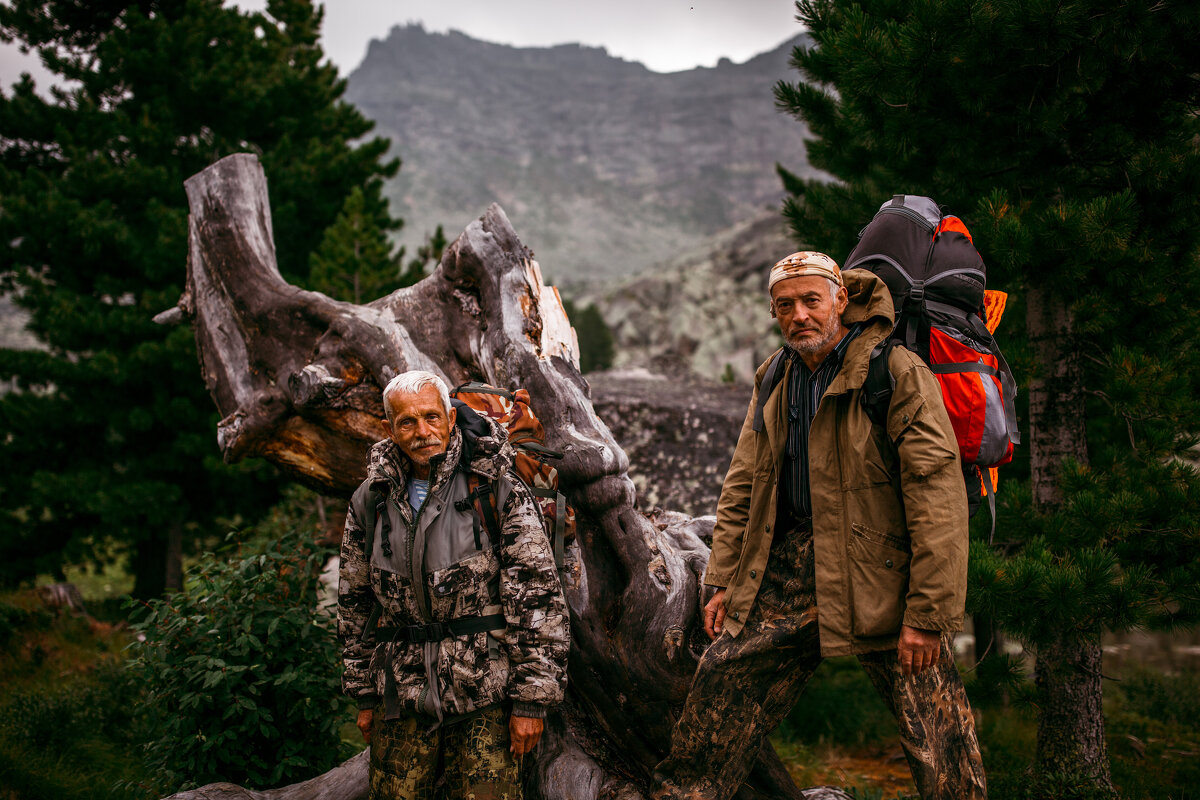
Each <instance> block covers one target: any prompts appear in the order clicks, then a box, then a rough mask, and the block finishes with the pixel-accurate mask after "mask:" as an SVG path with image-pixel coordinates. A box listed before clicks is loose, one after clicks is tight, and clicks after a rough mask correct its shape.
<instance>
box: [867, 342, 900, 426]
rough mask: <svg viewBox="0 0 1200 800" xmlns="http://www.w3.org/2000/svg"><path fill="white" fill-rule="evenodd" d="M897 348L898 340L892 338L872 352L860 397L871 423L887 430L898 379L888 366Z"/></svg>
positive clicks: (878, 345) (881, 343) (876, 346)
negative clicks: (893, 351) (889, 412)
mask: <svg viewBox="0 0 1200 800" xmlns="http://www.w3.org/2000/svg"><path fill="white" fill-rule="evenodd" d="M895 346H896V340H895V339H892V338H888V339H884V340H883V341H882V342H880V343H879V344H877V345H875V349H874V350H872V351H871V359H870V361H868V362H867V378H866V380H864V381H863V388H862V394H861V395H860V398H861V400H862V406H863V409H864V410H865V411H866V412H867V416H868V417H869V418H870V419H871V422H874V423H875V424H876V425H879V426H880V427H882V428H884V429H885V430H886V428H887V412H888V407H889V406H890V405H891V404H892V393H893V392H894V391H895V390H896V378H895V377H894V376H893V375H892V370H891V368H890V367H889V366H888V359H889V358H891V356H892V349H893V348H894V347H895Z"/></svg>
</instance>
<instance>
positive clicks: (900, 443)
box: [705, 269, 967, 656]
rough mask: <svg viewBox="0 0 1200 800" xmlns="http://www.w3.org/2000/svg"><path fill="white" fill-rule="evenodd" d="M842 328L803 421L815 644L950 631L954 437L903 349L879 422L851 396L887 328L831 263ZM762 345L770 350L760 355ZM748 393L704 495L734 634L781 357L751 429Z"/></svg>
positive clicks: (957, 595)
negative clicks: (839, 344) (833, 371)
mask: <svg viewBox="0 0 1200 800" xmlns="http://www.w3.org/2000/svg"><path fill="white" fill-rule="evenodd" d="M842 277H843V280H844V281H845V284H846V290H847V293H848V294H849V300H850V302H849V305H848V306H847V308H846V311H845V312H844V313H843V315H842V321H843V323H844V324H846V325H847V326H850V325H853V324H855V323H857V322H863V323H864V328H863V331H862V333H861V334H860V335H859V336H858V337H857V338H856V339H855V340H854V341H852V342H851V343H850V344H849V346H848V348H847V350H846V355H845V360H844V361H843V364H842V369H841V371H840V372H839V373H838V375H837V377H835V378H834V380H833V383H831V384H830V386H829V388H828V390H826V392H825V395H824V396H823V397H822V398H821V402H820V405H819V406H818V408H817V413H816V416H815V417H814V418H813V421H812V426H811V427H810V429H809V485H810V491H811V495H812V507H813V540H814V548H815V552H816V579H817V608H818V609H819V615H818V620H819V626H820V636H821V653H822V655H824V656H837V655H846V654H850V653H863V652H868V651H872V650H885V649H890V648H892V647H895V646H896V642H897V638H898V634H899V631H900V625H901V624H902V623H903V624H906V625H909V626H911V627H914V628H922V629H925V630H934V631H943V632H953V631H957V630H959V629H960V628H961V627H962V618H963V607H964V604H965V601H966V589H967V498H966V488H965V484H964V482H963V476H962V471H961V468H960V466H959V463H960V462H959V454H958V446H957V444H956V442H955V438H954V432H953V430H952V428H951V426H950V418H949V417H948V416H947V414H946V409H945V406H944V404H943V403H942V394H941V389H940V388H939V386H938V382H937V379H936V378H934V376H933V374H932V373H931V372H930V371H929V368H928V367H927V366H926V365H925V364H924V363H923V362H922V361H921V360H920V359H919V358H918V357H917V356H916V355H914V354H913V353H911V352H910V351H908V350H906V349H905V348H903V347H896V348H893V350H892V356H891V358H890V359H889V362H888V366H889V367H890V369H891V373H892V376H893V377H894V378H895V381H896V388H895V392H894V393H893V395H892V402H891V405H890V407H889V409H888V416H887V430H886V432H885V431H884V430H882V429H881V428H880V427H879V426H877V425H875V424H873V423H872V422H871V420H870V418H869V417H868V416H867V413H866V411H865V410H864V408H863V407H862V404H861V400H860V395H861V394H862V385H863V381H864V380H865V379H866V376H867V365H868V362H869V360H870V354H871V350H872V349H873V348H874V347H875V345H877V344H878V343H880V342H881V341H883V340H884V339H885V338H886V337H887V336H888V334H889V333H890V332H891V329H892V320H893V318H894V317H893V310H892V300H891V296H890V295H889V294H888V290H887V287H886V285H885V284H884V283H883V281H882V280H880V279H879V278H877V277H875V276H874V275H873V274H871V273H870V272H867V271H866V270H859V269H855V270H848V271H846V272H845V273H843V275H842ZM772 357H773V356H772ZM769 363H770V359H768V360H767V361H766V362H764V363H763V364H762V366H760V367H759V369H758V372H757V374H756V375H755V389H754V394H753V396H752V397H751V398H750V409H749V411H748V412H747V414H746V421H745V423H744V424H743V425H742V432H741V436H740V438H739V439H738V443H737V447H736V449H735V450H734V454H733V461H732V463H731V464H730V466H729V472H728V474H727V475H726V476H725V484H724V486H723V488H722V490H721V498H720V500H719V501H718V503H717V523H716V528H715V529H714V531H713V550H712V556H711V558H710V559H709V563H708V571H707V573H706V575H705V583H707V584H708V585H710V586H717V587H724V588H726V589H727V593H726V596H725V608H726V611H727V615H726V618H725V630H727V631H729V633H730V634H731V635H733V636H737V635H738V633H739V632H740V631H741V629H742V626H743V625H744V623H745V620H746V618H747V616H748V615H749V613H750V609H751V607H752V606H753V605H754V599H755V597H756V596H757V594H758V588H759V585H760V584H761V583H762V576H763V573H764V571H765V569H766V565H767V556H768V554H769V552H770V549H771V537H772V534H773V531H774V527H775V510H776V491H777V484H778V481H779V474H780V468H781V465H782V456H783V451H784V444H785V440H786V435H787V413H786V411H787V409H786V400H785V397H786V387H787V380H788V377H789V374H790V369H791V368H790V366H789V367H788V369H787V370H786V371H785V372H784V376H783V380H781V381H780V382H779V384H778V385H777V386H776V387H775V389H774V391H772V393H771V395H770V397H769V398H768V400H767V403H766V406H765V407H764V409H763V420H764V429H763V431H762V432H758V433H756V432H755V431H754V429H753V418H754V409H755V404H756V403H757V401H758V387H759V385H760V384H761V383H762V379H763V374H764V373H765V372H766V369H767V365H768V364H769Z"/></svg>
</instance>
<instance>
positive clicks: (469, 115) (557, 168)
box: [346, 24, 805, 283]
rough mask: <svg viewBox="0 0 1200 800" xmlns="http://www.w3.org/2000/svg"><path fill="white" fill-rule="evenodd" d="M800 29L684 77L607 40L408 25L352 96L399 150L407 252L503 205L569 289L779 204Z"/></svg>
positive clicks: (799, 134) (353, 82) (790, 161)
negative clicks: (782, 87) (751, 53)
mask: <svg viewBox="0 0 1200 800" xmlns="http://www.w3.org/2000/svg"><path fill="white" fill-rule="evenodd" d="M797 43H802V38H801V37H796V38H794V39H792V40H790V41H789V42H785V43H784V44H782V45H780V46H779V47H777V48H775V49H774V50H771V51H770V52H768V53H764V54H760V55H758V56H755V57H754V58H751V59H749V60H748V61H746V62H744V63H742V64H735V63H733V62H732V61H731V60H730V59H722V60H721V61H720V62H718V64H717V66H715V67H707V68H696V69H691V70H684V71H682V72H673V73H657V72H651V71H650V70H649V69H647V68H646V67H645V66H644V65H642V64H640V63H637V62H633V61H626V60H623V59H620V58H617V57H615V56H612V55H611V54H609V53H608V52H607V51H606V50H605V49H604V48H602V47H591V46H586V45H580V44H561V45H555V46H552V47H514V46H512V45H506V44H496V43H492V42H483V41H480V40H478V39H474V38H472V37H470V36H468V35H466V34H464V33H462V32H459V31H448V32H446V33H431V32H429V31H426V30H425V29H424V28H423V27H422V26H420V25H411V24H410V25H406V26H396V27H394V28H392V30H391V31H390V33H389V34H388V37H387V38H386V39H385V40H383V41H375V42H372V44H371V46H370V48H369V50H368V53H367V57H366V59H365V60H364V61H363V63H362V65H361V66H360V67H359V68H358V69H357V70H355V71H354V72H353V73H352V74H351V75H350V78H349V85H348V88H347V92H346V97H347V99H348V100H350V101H351V102H353V103H355V104H356V105H357V106H358V107H359V108H360V109H361V110H362V111H363V113H364V114H366V115H367V116H368V117H369V118H371V119H373V120H375V122H376V123H377V127H376V131H377V132H378V133H379V134H380V135H383V136H388V137H390V138H391V139H392V143H393V149H394V151H395V154H396V155H399V156H400V157H401V158H402V159H403V162H404V164H403V167H402V169H401V171H400V174H399V175H398V176H397V177H396V178H395V179H393V180H392V181H391V182H390V183H389V185H388V187H387V193H388V196H389V198H390V199H391V201H392V203H393V211H394V212H395V213H397V214H398V215H400V216H402V217H404V218H405V221H406V226H405V229H406V239H405V243H406V244H408V245H409V247H410V249H411V248H412V247H413V246H415V245H417V244H419V243H420V239H421V237H423V236H424V235H425V234H427V233H429V232H431V231H432V230H433V228H434V227H435V226H436V225H437V224H443V225H444V226H445V229H446V233H447V234H448V235H450V236H453V235H455V234H457V232H458V231H460V230H462V228H463V227H465V226H466V224H467V223H468V222H470V221H471V220H473V219H474V218H475V217H477V216H478V215H479V214H480V213H482V211H483V209H485V208H486V207H487V206H488V204H490V203H492V202H499V203H500V204H501V205H502V206H503V207H504V208H505V211H506V212H507V213H508V215H509V217H510V218H511V219H512V220H513V222H514V224H515V225H516V227H517V230H518V231H519V232H520V233H521V236H522V239H523V240H524V241H525V242H526V244H528V245H529V246H530V247H531V248H533V249H534V251H535V252H536V253H537V254H538V259H539V261H540V262H541V264H542V266H543V269H544V270H545V272H546V274H547V275H548V276H550V277H551V278H552V279H554V280H556V281H558V282H560V283H573V282H581V281H590V280H595V279H604V278H612V277H617V276H620V275H628V274H633V273H636V272H638V271H639V270H642V269H645V268H646V267H648V266H649V265H650V264H653V263H655V262H657V261H660V260H662V259H663V258H666V257H669V256H670V255H672V254H674V253H677V252H680V251H681V250H684V249H687V248H688V247H690V246H693V245H694V244H695V243H696V242H697V241H698V240H700V239H703V238H704V237H706V236H708V235H710V234H712V233H714V232H716V231H718V230H721V229H724V228H726V227H728V226H729V225H731V224H734V223H736V222H739V221H741V220H744V219H748V218H750V217H752V216H754V215H756V214H759V213H761V212H762V210H763V209H764V208H767V207H770V206H773V205H777V204H778V201H779V199H780V198H781V196H782V190H781V187H780V184H779V179H778V177H777V176H776V174H775V164H776V162H781V163H784V164H786V165H788V167H789V168H790V169H792V170H793V171H799V172H801V173H803V172H804V171H805V159H804V143H803V139H804V136H805V129H804V127H803V126H802V125H801V124H799V123H797V122H796V121H795V120H793V119H792V118H790V117H787V116H785V115H782V114H780V113H778V112H777V111H776V110H775V104H774V94H773V87H774V84H775V83H776V81H778V80H781V79H783V80H795V79H796V78H797V77H798V76H797V75H796V74H795V73H793V72H792V71H791V70H790V69H789V67H788V56H789V55H790V53H791V50H792V47H793V46H794V45H796V44H797Z"/></svg>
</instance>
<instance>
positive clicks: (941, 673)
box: [653, 526, 987, 800]
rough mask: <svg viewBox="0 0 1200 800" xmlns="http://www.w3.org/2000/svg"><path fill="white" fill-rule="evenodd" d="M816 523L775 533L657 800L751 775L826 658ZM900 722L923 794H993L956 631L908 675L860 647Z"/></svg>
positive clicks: (959, 799) (733, 785) (700, 676)
mask: <svg viewBox="0 0 1200 800" xmlns="http://www.w3.org/2000/svg"><path fill="white" fill-rule="evenodd" d="M814 569H815V563H814V560H813V543H812V534H811V531H810V529H809V528H808V526H805V527H804V528H802V529H799V530H792V531H789V532H788V533H786V534H783V535H782V536H776V537H775V541H774V542H773V543H772V545H771V554H770V557H769V558H768V561H767V570H766V574H765V575H764V576H763V583H762V586H761V588H760V589H759V594H758V598H757V599H756V600H755V603H754V606H753V608H752V609H751V610H750V615H749V617H748V618H747V620H746V625H745V627H744V628H743V629H742V631H741V633H740V634H739V635H738V637H737V638H734V637H732V636H730V635H729V634H724V635H722V636H719V637H718V638H717V639H716V641H714V642H713V643H712V644H711V645H710V646H709V648H708V650H707V651H705V653H704V657H703V658H702V659H701V660H700V665H699V667H697V669H696V674H695V676H694V677H693V678H692V686H691V689H690V690H689V692H688V697H687V701H686V703H685V704H684V709H683V714H682V715H681V716H680V719H679V721H678V723H677V724H676V726H675V730H674V732H673V734H672V737H671V752H670V754H669V755H668V756H667V758H666V760H664V761H663V762H662V763H661V764H659V765H658V767H657V768H656V770H655V772H656V778H657V779H658V780H659V781H661V786H660V787H659V788H658V790H657V791H656V792H655V794H654V796H653V797H654V800H684V798H686V800H727V799H728V798H729V797H732V796H733V794H734V793H735V792H736V791H737V789H738V787H739V786H741V784H742V783H743V781H745V780H746V777H747V775H748V774H749V772H750V768H751V766H752V764H753V754H754V753H756V752H757V751H758V749H759V747H760V746H761V744H762V740H763V737H765V736H766V735H767V734H769V733H770V732H771V731H772V730H773V729H774V728H775V727H776V726H777V725H778V724H779V723H780V722H781V721H782V720H783V718H784V716H786V715H787V713H788V711H790V710H791V708H792V706H793V705H795V703H796V701H797V699H798V698H799V697H800V693H801V692H802V691H803V690H804V686H805V684H806V683H808V679H809V678H810V677H812V674H813V672H814V671H816V669H817V667H818V666H819V665H820V663H821V652H820V651H821V648H820V640H819V638H818V634H817V605H816V582H815V577H814ZM858 660H859V663H861V664H862V666H863V669H865V670H866V673H867V676H868V677H869V678H870V680H871V683H872V684H873V685H874V686H875V689H876V691H878V692H879V694H880V695H881V696H882V697H883V700H884V702H885V703H887V706H888V708H889V710H891V712H892V714H893V715H895V717H896V722H897V724H898V726H899V729H900V741H901V745H902V746H903V748H904V754H905V756H906V757H907V758H908V765H909V768H910V769H911V770H912V774H913V780H914V781H915V782H916V784H917V789H918V791H919V792H920V793H921V797H923V798H925V800H976V799H979V800H982V798H986V797H987V783H986V779H985V777H984V773H983V761H982V759H981V758H980V755H979V741H978V739H977V738H976V736H975V722H974V719H973V717H972V716H971V710H970V707H969V706H968V705H967V696H966V692H965V691H964V689H963V685H962V679H961V678H960V677H959V675H958V670H957V669H956V668H955V666H954V659H953V658H952V657H951V655H950V650H949V646H948V637H943V638H942V652H941V656H940V658H939V659H938V663H937V665H936V666H935V667H932V668H927V669H925V670H924V671H922V672H921V673H920V674H919V675H913V676H907V677H906V676H904V675H903V674H902V673H901V671H900V667H899V664H898V659H897V656H896V651H895V649H890V650H886V651H881V652H875V653H865V654H863V655H860V656H858Z"/></svg>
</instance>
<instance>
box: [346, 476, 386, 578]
mask: <svg viewBox="0 0 1200 800" xmlns="http://www.w3.org/2000/svg"><path fill="white" fill-rule="evenodd" d="M386 502H387V498H385V497H384V495H383V493H382V492H379V491H377V490H376V489H375V487H374V486H371V485H370V484H367V483H364V484H363V485H362V486H360V487H359V488H358V489H356V490H355V492H354V495H353V496H352V497H351V498H350V510H351V511H352V512H353V513H354V515H355V516H356V517H358V521H359V523H360V524H361V525H362V527H363V535H364V537H365V541H364V542H363V552H364V553H366V556H367V561H368V562H369V561H370V560H371V549H372V548H373V547H374V546H375V522H376V521H377V520H378V519H379V513H380V509H381V508H382V507H383V506H384V504H385V503H386Z"/></svg>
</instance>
